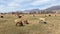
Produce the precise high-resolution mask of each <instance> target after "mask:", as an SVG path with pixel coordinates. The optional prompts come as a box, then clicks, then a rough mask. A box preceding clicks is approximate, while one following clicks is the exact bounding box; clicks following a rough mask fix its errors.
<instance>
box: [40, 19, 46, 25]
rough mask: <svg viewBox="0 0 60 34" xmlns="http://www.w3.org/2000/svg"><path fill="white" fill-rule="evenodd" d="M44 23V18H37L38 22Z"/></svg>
mask: <svg viewBox="0 0 60 34" xmlns="http://www.w3.org/2000/svg"><path fill="white" fill-rule="evenodd" d="M40 22H41V23H44V24H47V22H46V18H39V23H40Z"/></svg>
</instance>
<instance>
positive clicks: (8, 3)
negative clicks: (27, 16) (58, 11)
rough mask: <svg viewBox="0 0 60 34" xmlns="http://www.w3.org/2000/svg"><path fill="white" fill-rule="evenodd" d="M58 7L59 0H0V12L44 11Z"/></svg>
mask: <svg viewBox="0 0 60 34" xmlns="http://www.w3.org/2000/svg"><path fill="white" fill-rule="evenodd" d="M55 5H60V0H0V12H9V11H20V10H27V9H28V10H29V9H38V8H39V9H45V8H48V7H51V6H55Z"/></svg>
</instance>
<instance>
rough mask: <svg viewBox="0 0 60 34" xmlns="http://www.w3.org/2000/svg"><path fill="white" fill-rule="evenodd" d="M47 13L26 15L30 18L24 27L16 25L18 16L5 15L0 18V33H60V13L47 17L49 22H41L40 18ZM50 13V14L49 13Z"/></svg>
mask: <svg viewBox="0 0 60 34" xmlns="http://www.w3.org/2000/svg"><path fill="white" fill-rule="evenodd" d="M44 15H45V14H36V15H35V17H33V16H32V15H29V14H28V15H25V16H24V17H27V18H28V20H29V23H30V24H28V25H25V26H23V27H19V26H17V27H16V26H15V23H14V20H15V19H16V18H17V17H16V16H14V15H4V18H0V34H60V15H59V14H57V16H56V17H55V16H54V14H52V16H51V17H49V16H48V17H46V18H47V19H46V20H47V24H44V23H39V20H38V18H40V17H45V16H44ZM47 15H48V14H47Z"/></svg>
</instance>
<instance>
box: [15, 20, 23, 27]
mask: <svg viewBox="0 0 60 34" xmlns="http://www.w3.org/2000/svg"><path fill="white" fill-rule="evenodd" d="M15 23H16V26H17V25H18V24H19V26H23V22H22V20H21V19H16V20H15Z"/></svg>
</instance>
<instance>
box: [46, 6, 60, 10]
mask: <svg viewBox="0 0 60 34" xmlns="http://www.w3.org/2000/svg"><path fill="white" fill-rule="evenodd" d="M46 10H60V6H52V7H50V8H47V9H46Z"/></svg>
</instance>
